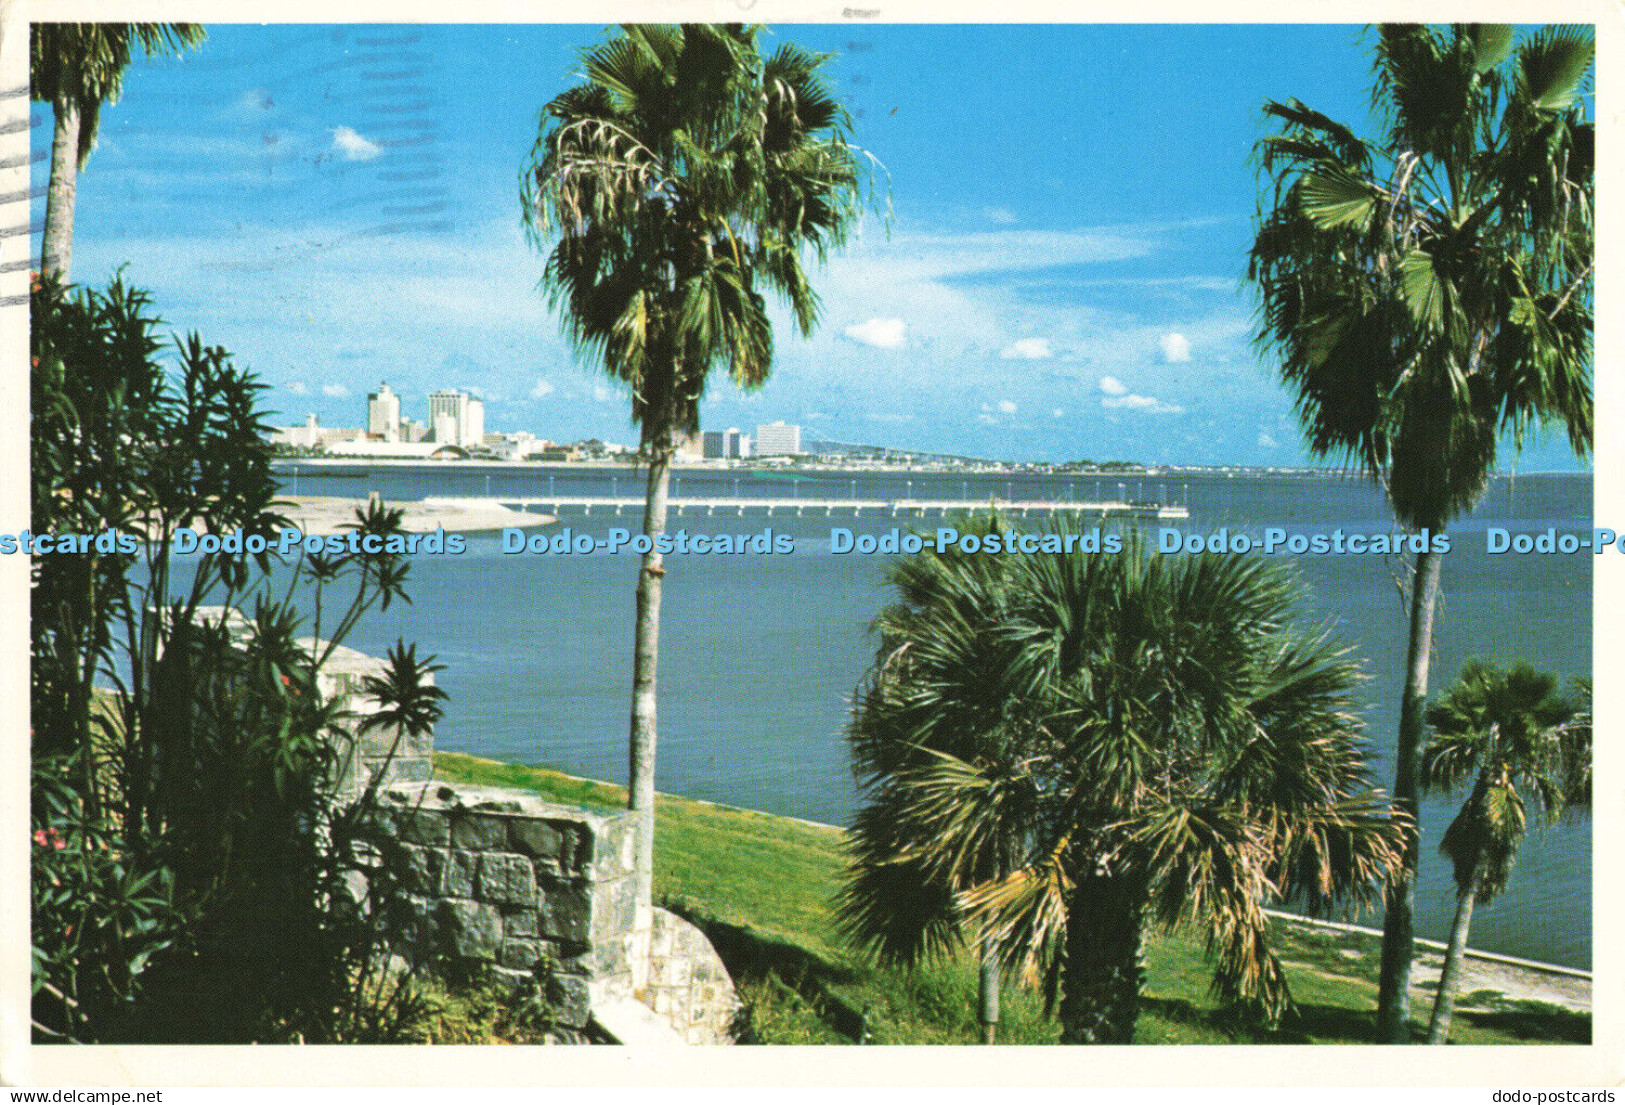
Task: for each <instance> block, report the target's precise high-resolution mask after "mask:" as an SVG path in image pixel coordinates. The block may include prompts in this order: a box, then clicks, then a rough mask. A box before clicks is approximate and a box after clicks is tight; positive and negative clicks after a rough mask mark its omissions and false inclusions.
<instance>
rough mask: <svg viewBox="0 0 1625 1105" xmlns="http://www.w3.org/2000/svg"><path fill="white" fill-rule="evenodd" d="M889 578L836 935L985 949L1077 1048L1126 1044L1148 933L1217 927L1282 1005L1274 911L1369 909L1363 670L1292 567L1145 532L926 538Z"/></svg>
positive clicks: (908, 946) (1394, 841)
mask: <svg viewBox="0 0 1625 1105" xmlns="http://www.w3.org/2000/svg"><path fill="white" fill-rule="evenodd" d="M1059 532H1061V533H1065V532H1067V531H1065V530H1064V529H1063V530H1061V531H1059ZM891 579H892V582H893V584H894V585H895V586H896V588H897V590H898V593H899V601H898V602H896V603H894V604H892V605H891V606H888V607H887V608H886V609H885V610H884V611H883V612H882V614H881V615H880V617H879V619H878V621H877V623H876V628H877V630H878V632H879V634H880V637H881V643H880V647H879V651H878V652H877V655H876V659H875V663H874V665H873V666H872V668H871V669H870V671H869V673H868V675H867V676H866V677H865V681H864V683H863V684H862V685H861V686H860V688H859V692H858V696H857V700H856V705H855V707H854V713H853V719H852V725H851V731H850V737H851V743H852V748H853V754H854V759H855V761H856V765H857V771H858V773H859V776H860V779H861V781H862V783H863V786H864V791H865V796H866V805H865V808H864V809H863V811H862V812H861V813H860V815H859V817H858V818H857V820H856V822H855V824H854V827H853V831H852V834H851V848H852V855H853V861H852V868H851V872H850V875H849V877H848V881H847V884H846V886H845V888H844V890H843V893H842V895H841V899H840V903H839V904H840V913H841V916H842V920H843V924H844V927H845V928H846V930H847V931H848V932H849V933H850V934H851V935H852V936H853V937H855V938H856V939H857V940H858V942H859V943H861V944H865V945H867V946H869V947H870V948H873V949H874V950H876V951H877V952H879V953H880V954H881V955H882V956H883V957H885V958H889V959H893V960H901V961H904V962H912V961H914V960H917V959H919V958H921V957H924V956H928V955H931V954H933V953H935V952H938V951H941V950H943V949H944V948H946V947H949V946H951V945H952V943H953V942H954V941H955V940H957V939H963V938H968V939H969V940H971V941H973V942H974V943H975V944H976V945H977V946H979V947H989V946H990V947H991V948H992V949H993V950H994V952H995V953H996V955H997V956H998V958H999V960H1000V961H1002V962H1003V963H1006V964H1008V965H1010V966H1011V967H1012V968H1016V969H1019V970H1020V971H1022V973H1023V974H1024V975H1026V976H1028V977H1032V978H1036V979H1040V980H1041V981H1042V984H1043V987H1044V993H1045V996H1046V1000H1047V1002H1048V1003H1049V1004H1050V1006H1051V1008H1058V1010H1059V1017H1060V1021H1061V1025H1062V1039H1063V1040H1065V1041H1067V1042H1072V1043H1128V1042H1130V1041H1131V1040H1132V1039H1133V1033H1134V1025H1135V1021H1136V1018H1137V1016H1138V1011H1139V1000H1140V991H1141V987H1142V983H1143V967H1142V964H1141V956H1142V944H1143V938H1144V935H1145V932H1146V930H1147V927H1148V926H1151V925H1162V926H1167V927H1171V926H1174V925H1178V924H1183V923H1192V924H1195V925H1198V926H1200V927H1202V928H1204V929H1205V930H1206V931H1207V933H1208V936H1209V946H1210V948H1211V950H1212V952H1213V955H1214V960H1215V978H1214V985H1215V989H1216V991H1217V992H1218V993H1219V994H1220V996H1221V997H1222V998H1224V999H1225V1000H1227V1001H1230V1002H1234V1003H1238V1004H1247V1005H1251V1006H1253V1007H1255V1008H1256V1009H1258V1010H1260V1011H1262V1012H1263V1013H1264V1014H1266V1015H1268V1016H1272V1017H1273V1016H1278V1015H1279V1014H1281V1013H1282V1012H1283V1011H1285V1010H1286V1009H1287V1008H1288V1006H1289V1004H1290V1000H1291V999H1290V994H1289V992H1288V988H1287V982H1286V976H1285V974H1284V972H1283V970H1282V968H1281V964H1280V962H1279V960H1278V959H1277V958H1276V956H1275V954H1274V953H1273V952H1272V951H1271V949H1270V946H1269V943H1268V939H1267V932H1266V929H1267V921H1266V915H1265V913H1264V907H1265V906H1266V905H1268V904H1269V903H1271V902H1276V901H1280V900H1284V899H1285V898H1287V897H1292V898H1294V900H1296V901H1299V902H1301V903H1302V904H1303V906H1304V907H1306V908H1309V909H1311V910H1324V909H1326V908H1329V907H1331V906H1332V905H1334V904H1336V903H1351V904H1354V903H1359V902H1360V901H1362V900H1364V899H1365V898H1366V897H1367V896H1369V895H1374V894H1375V893H1376V891H1377V888H1378V887H1379V886H1380V882H1381V880H1382V878H1383V877H1384V876H1385V874H1386V873H1387V872H1388V870H1389V869H1390V867H1391V866H1392V865H1394V864H1395V863H1397V862H1398V855H1399V842H1400V833H1399V831H1398V829H1397V827H1396V823H1395V821H1394V819H1393V818H1392V816H1391V811H1390V809H1389V808H1388V804H1387V802H1386V801H1385V800H1384V799H1383V797H1382V796H1381V795H1380V793H1378V792H1376V791H1374V790H1373V789H1371V787H1370V785H1369V782H1368V780H1367V777H1366V774H1365V767H1364V754H1363V742H1362V740H1361V738H1360V737H1359V735H1358V732H1357V722H1356V721H1355V719H1354V716H1353V713H1352V706H1351V704H1350V701H1349V694H1350V691H1351V690H1352V688H1353V686H1354V685H1355V683H1356V681H1357V679H1358V673H1357V670H1356V668H1355V665H1354V664H1353V662H1352V661H1351V660H1350V659H1349V658H1348V656H1347V652H1346V650H1344V649H1342V648H1339V647H1337V646H1335V645H1333V644H1332V643H1331V642H1330V640H1329V639H1328V637H1327V636H1326V635H1325V633H1324V631H1318V630H1317V631H1310V632H1307V633H1305V632H1302V631H1300V630H1298V629H1297V628H1296V627H1295V626H1294V623H1293V618H1292V608H1293V605H1294V600H1295V596H1296V592H1297V589H1296V585H1295V584H1294V582H1293V581H1292V579H1291V577H1290V576H1288V575H1287V574H1285V573H1284V571H1283V570H1282V569H1281V568H1279V567H1277V566H1274V565H1272V564H1270V563H1268V562H1265V561H1263V560H1262V559H1259V558H1243V557H1231V556H1222V555H1217V554H1201V555H1197V556H1191V557H1155V556H1147V555H1146V552H1145V549H1144V547H1143V544H1142V543H1141V541H1140V540H1139V539H1138V538H1137V537H1135V538H1133V539H1131V540H1130V542H1129V544H1128V547H1127V548H1126V549H1125V550H1124V551H1123V552H1122V553H1119V554H1110V553H1096V554H1088V553H1078V554H1050V553H1044V554H1037V555H1023V556H1020V557H1011V558H1006V557H998V556H994V557H988V556H982V555H978V554H965V553H960V552H957V551H949V552H930V551H928V552H925V553H921V554H919V555H917V556H915V557H913V558H911V559H909V560H905V561H903V562H901V563H900V564H899V565H897V566H896V567H894V568H893V569H892V570H891Z"/></svg>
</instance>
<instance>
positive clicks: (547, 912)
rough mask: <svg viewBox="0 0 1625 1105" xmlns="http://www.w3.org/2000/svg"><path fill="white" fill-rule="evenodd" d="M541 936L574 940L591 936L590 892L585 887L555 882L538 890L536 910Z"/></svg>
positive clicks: (577, 941)
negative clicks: (538, 907)
mask: <svg viewBox="0 0 1625 1105" xmlns="http://www.w3.org/2000/svg"><path fill="white" fill-rule="evenodd" d="M538 913H539V917H540V920H541V928H542V935H543V936H551V937H553V938H554V939H556V940H568V941H573V942H575V943H578V944H586V943H590V942H591V939H592V935H591V934H592V896H591V895H590V894H589V893H588V892H587V890H586V888H585V887H574V886H559V887H556V888H549V889H547V890H546V891H545V892H544V893H543V894H542V901H541V907H540V909H539V911H538Z"/></svg>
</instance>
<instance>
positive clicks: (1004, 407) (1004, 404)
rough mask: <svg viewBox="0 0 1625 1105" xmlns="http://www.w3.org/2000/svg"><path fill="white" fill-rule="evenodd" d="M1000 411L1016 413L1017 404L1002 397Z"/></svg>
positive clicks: (1001, 412) (1002, 412)
mask: <svg viewBox="0 0 1625 1105" xmlns="http://www.w3.org/2000/svg"><path fill="white" fill-rule="evenodd" d="M999 413H1000V414H1015V413H1016V405H1015V404H1014V403H1012V402H1011V401H1010V400H1008V399H1000V400H999Z"/></svg>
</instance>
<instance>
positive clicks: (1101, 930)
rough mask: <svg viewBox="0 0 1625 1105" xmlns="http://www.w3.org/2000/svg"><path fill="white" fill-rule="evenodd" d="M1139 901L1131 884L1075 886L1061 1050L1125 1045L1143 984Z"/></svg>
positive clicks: (1094, 880)
mask: <svg viewBox="0 0 1625 1105" xmlns="http://www.w3.org/2000/svg"><path fill="white" fill-rule="evenodd" d="M1144 934H1145V895H1144V892H1143V891H1142V890H1141V889H1140V888H1139V887H1138V886H1137V885H1136V884H1135V883H1134V881H1133V880H1130V879H1125V878H1121V877H1111V876H1093V877H1089V878H1083V879H1079V880H1078V884H1077V887H1076V888H1075V889H1074V890H1073V892H1072V900H1071V902H1070V904H1069V906H1068V908H1067V915H1066V962H1065V964H1064V966H1063V968H1062V971H1063V974H1062V980H1061V1008H1060V1019H1061V1042H1062V1043H1063V1044H1131V1043H1133V1042H1134V1024H1135V1021H1137V1020H1138V1019H1139V1016H1140V989H1141V987H1142V985H1143V984H1144V982H1145V966H1144V963H1143V961H1142V960H1143V955H1144V949H1145V945H1144Z"/></svg>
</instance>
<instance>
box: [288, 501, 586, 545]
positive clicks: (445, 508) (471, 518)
mask: <svg viewBox="0 0 1625 1105" xmlns="http://www.w3.org/2000/svg"><path fill="white" fill-rule="evenodd" d="M278 501H279V502H280V503H283V504H285V505H284V506H283V508H282V513H283V515H284V517H286V518H287V519H288V521H289V523H291V524H292V525H293V526H294V527H296V528H297V529H299V530H301V531H303V532H304V533H306V534H308V535H310V536H313V537H315V536H323V537H325V536H327V535H329V534H335V533H345V532H347V531H348V530H349V529H350V528H351V527H352V526H353V525H354V524H355V521H356V511H358V510H359V511H363V512H365V510H366V509H367V503H368V502H369V498H359V499H351V498H346V497H342V496H328V495H289V496H285V497H283V498H282V499H280V500H278ZM384 506H386V507H389V508H390V509H392V510H400V511H402V512H403V513H402V516H401V528H402V529H403V530H405V531H406V532H407V533H433V532H434V531H435V530H437V529H443V530H445V531H446V532H447V533H478V532H482V531H486V530H500V529H509V528H517V529H529V528H533V527H537V526H546V525H551V524H552V523H554V522H556V521H558V519H557V518H555V517H553V516H552V515H549V514H527V513H525V512H523V511H518V510H511V509H509V508H508V507H505V506H503V505H502V504H500V503H497V502H494V501H492V500H489V499H466V500H462V501H457V502H453V501H450V500H446V499H439V500H434V501H430V502H423V501H413V500H409V501H406V502H399V503H391V502H388V501H387V500H386V501H385V502H384Z"/></svg>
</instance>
